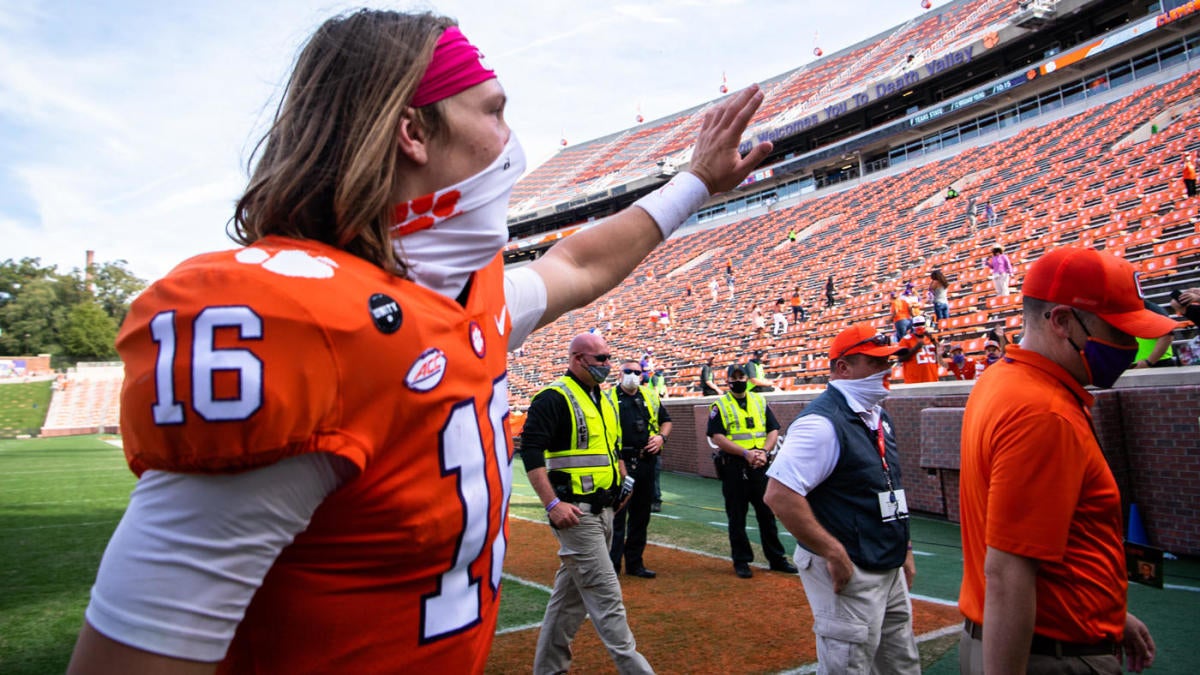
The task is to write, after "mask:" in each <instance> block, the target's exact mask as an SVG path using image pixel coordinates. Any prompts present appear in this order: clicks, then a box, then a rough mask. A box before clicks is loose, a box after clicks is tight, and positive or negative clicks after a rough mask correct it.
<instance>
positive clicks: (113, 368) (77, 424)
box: [41, 363, 125, 437]
mask: <svg viewBox="0 0 1200 675" xmlns="http://www.w3.org/2000/svg"><path fill="white" fill-rule="evenodd" d="M124 376H125V371H124V368H123V366H122V365H121V364H120V363H116V364H99V365H90V364H86V363H81V364H79V366H78V367H77V368H75V369H74V370H73V372H71V373H70V376H69V378H68V380H67V385H66V386H65V387H62V388H59V389H57V390H56V391H55V392H54V395H53V397H52V398H51V399H50V409H49V411H47V413H46V422H45V424H44V425H43V426H42V431H41V436H43V437H47V436H72V435H76V434H95V433H113V434H115V433H118V430H119V428H120V420H121V408H120V406H121V383H122V381H123V380H124Z"/></svg>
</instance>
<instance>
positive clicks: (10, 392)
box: [0, 380, 51, 438]
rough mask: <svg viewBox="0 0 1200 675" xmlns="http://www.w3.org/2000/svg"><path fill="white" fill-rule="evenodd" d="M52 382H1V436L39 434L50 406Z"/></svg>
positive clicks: (11, 436)
mask: <svg viewBox="0 0 1200 675" xmlns="http://www.w3.org/2000/svg"><path fill="white" fill-rule="evenodd" d="M50 387H51V382H50V381H49V380H46V381H42V382H24V383H4V384H3V385H0V438H14V437H16V436H18V435H27V436H36V435H37V433H38V430H39V429H41V428H42V422H44V421H45V419H46V409H47V408H49V406H50V393H51V389H50Z"/></svg>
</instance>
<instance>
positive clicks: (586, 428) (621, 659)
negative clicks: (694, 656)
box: [521, 333, 654, 673]
mask: <svg viewBox="0 0 1200 675" xmlns="http://www.w3.org/2000/svg"><path fill="white" fill-rule="evenodd" d="M569 354H570V360H569V364H568V366H567V373H566V374H565V375H563V376H562V377H560V378H559V379H558V380H556V381H554V382H553V383H552V384H550V385H549V386H548V387H546V388H545V389H543V390H541V391H539V392H538V393H537V395H536V396H534V398H533V401H532V402H531V403H530V406H529V415H528V417H527V418H526V421H525V428H524V431H523V432H522V443H521V459H522V460H523V461H524V463H525V471H526V473H527V474H528V476H529V484H530V485H531V486H533V489H534V491H535V492H537V495H538V497H539V498H540V499H541V500H542V504H543V505H544V506H545V507H546V515H547V517H548V518H549V519H550V525H551V527H553V528H554V536H555V537H557V538H558V541H559V544H560V546H559V561H560V564H559V567H558V572H557V573H556V574H555V575H554V590H553V591H552V592H551V594H550V601H549V603H548V604H547V605H546V614H545V616H544V618H543V619H542V630H541V633H540V634H539V635H538V643H537V651H536V653H535V654H534V659H533V671H534V673H561V672H566V671H568V670H569V669H570V666H571V642H572V641H573V640H574V639H575V633H576V632H577V631H578V630H579V626H580V624H582V623H583V620H584V618H585V617H586V616H589V615H590V616H591V619H592V623H593V625H595V627H596V632H597V633H599V635H600V640H601V641H602V642H603V643H604V646H605V647H606V648H607V649H608V652H609V654H611V655H612V658H613V661H614V662H615V663H616V665H617V669H618V670H619V671H620V672H622V673H652V672H654V671H653V670H651V668H650V664H649V663H647V661H646V658H645V657H644V656H642V655H641V654H640V653H638V651H637V644H636V643H635V641H634V639H633V633H632V631H630V630H629V623H628V621H627V620H626V618H625V603H624V602H623V601H622V600H621V583H620V581H619V580H618V579H617V573H616V571H615V570H614V569H613V566H612V561H611V560H610V559H609V553H608V552H609V548H610V546H611V544H612V534H613V530H612V526H613V505H614V502H616V500H617V495H616V491H617V490H618V489H619V486H620V484H621V480H622V478H623V477H624V474H625V467H624V462H622V461H621V459H620V457H619V455H618V452H619V450H620V447H621V428H620V422H619V421H618V419H619V418H618V412H617V405H616V400H615V398H614V397H612V396H609V395H606V394H604V393H603V392H602V391H601V390H600V384H601V383H602V382H604V380H606V379H607V378H608V373H609V365H608V361H609V356H610V354H609V351H608V345H607V344H606V343H605V341H604V338H602V337H600V336H599V335H594V334H592V333H583V334H581V335H577V336H575V339H573V340H571V346H570V350H569Z"/></svg>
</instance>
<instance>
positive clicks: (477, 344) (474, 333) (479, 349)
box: [467, 321, 487, 359]
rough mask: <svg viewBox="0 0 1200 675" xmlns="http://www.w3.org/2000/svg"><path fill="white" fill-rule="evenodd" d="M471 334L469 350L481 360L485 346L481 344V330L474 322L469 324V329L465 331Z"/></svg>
mask: <svg viewBox="0 0 1200 675" xmlns="http://www.w3.org/2000/svg"><path fill="white" fill-rule="evenodd" d="M467 330H468V332H469V333H470V334H471V349H472V350H473V351H474V352H475V356H478V357H479V358H481V359H482V358H483V352H484V349H485V348H486V347H487V345H485V344H484V342H483V329H482V328H480V327H479V324H477V323H475V322H474V321H472V322H471V326H470V328H468V329H467Z"/></svg>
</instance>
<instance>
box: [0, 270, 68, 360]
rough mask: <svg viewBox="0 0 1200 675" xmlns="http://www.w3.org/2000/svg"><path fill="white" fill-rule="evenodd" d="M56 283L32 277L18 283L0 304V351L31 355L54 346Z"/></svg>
mask: <svg viewBox="0 0 1200 675" xmlns="http://www.w3.org/2000/svg"><path fill="white" fill-rule="evenodd" d="M56 286H57V283H56V282H55V281H53V280H51V279H45V278H43V279H36V280H34V281H30V282H28V283H25V284H22V285H21V286H20V288H19V289H17V290H18V291H19V292H18V293H16V294H14V297H13V299H12V300H9V301H8V302H7V303H5V305H4V306H3V307H0V328H2V329H3V331H4V332H3V333H2V334H0V354H10V355H14V356H15V355H27V354H28V355H32V354H43V353H53V352H54V351H55V348H56V346H57V342H56V331H55V324H56V318H57V317H58V316H61V314H62V305H61V304H59V302H58V297H57V294H56V292H55V291H56V290H58V289H57V288H56Z"/></svg>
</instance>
